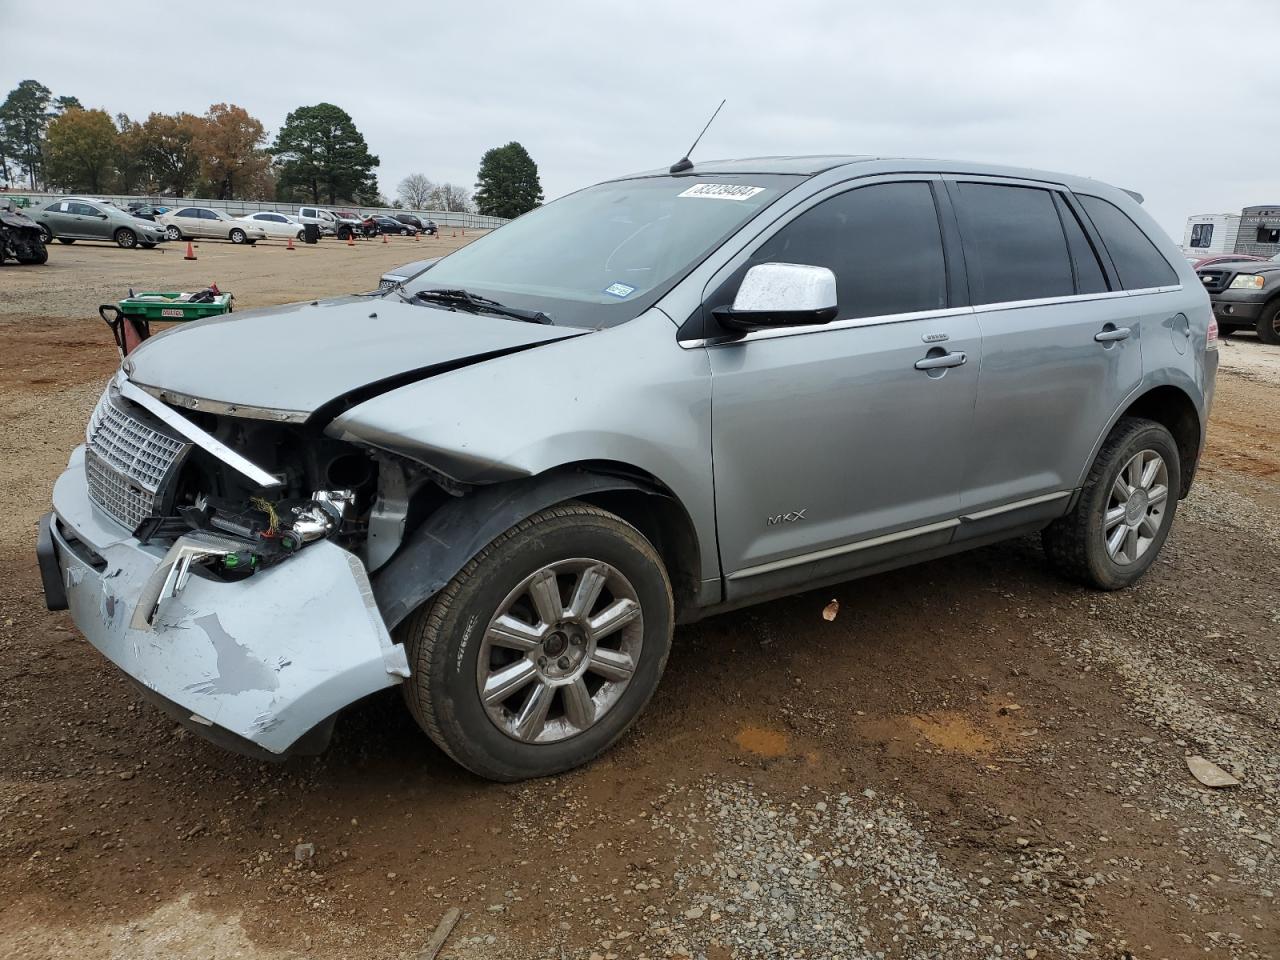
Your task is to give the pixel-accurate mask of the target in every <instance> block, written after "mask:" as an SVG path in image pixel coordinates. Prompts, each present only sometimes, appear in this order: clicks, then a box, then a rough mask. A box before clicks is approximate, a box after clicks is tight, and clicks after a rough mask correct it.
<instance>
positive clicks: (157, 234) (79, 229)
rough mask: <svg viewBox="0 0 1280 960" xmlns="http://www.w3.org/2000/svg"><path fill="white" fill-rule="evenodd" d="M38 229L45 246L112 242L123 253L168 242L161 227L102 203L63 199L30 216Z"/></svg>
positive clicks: (54, 201)
mask: <svg viewBox="0 0 1280 960" xmlns="http://www.w3.org/2000/svg"><path fill="white" fill-rule="evenodd" d="M31 219H33V220H35V221H36V223H37V224H39V226H40V232H41V233H42V234H44V241H45V243H52V242H53V241H54V240H55V239H56V240H57V241H58V242H59V243H75V242H76V241H77V240H111V241H114V242H115V244H116V245H117V246H120V247H123V248H124V249H126V250H132V249H133V248H135V247H143V248H145V249H148V250H149V249H150V248H152V247H154V246H155V245H156V244H158V243H163V242H164V241H165V240H167V239H168V237H166V235H165V232H164V227H162V226H157V225H156V224H155V223H153V222H152V221H150V220H143V219H142V218H141V217H135V216H133V214H130V213H126V212H125V211H123V210H121V209H120V208H119V207H116V206H114V205H112V204H110V203H107V202H106V201H105V200H94V199H89V198H83V197H63V198H61V199H60V200H52V201H50V202H49V203H47V204H45V205H44V206H43V207H41V208H40V209H39V210H36V211H34V212H33V213H32V214H31Z"/></svg>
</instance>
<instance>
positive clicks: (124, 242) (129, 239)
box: [112, 227, 138, 250]
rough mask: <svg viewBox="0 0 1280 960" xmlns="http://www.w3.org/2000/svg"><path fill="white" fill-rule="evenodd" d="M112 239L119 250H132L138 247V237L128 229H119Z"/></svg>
mask: <svg viewBox="0 0 1280 960" xmlns="http://www.w3.org/2000/svg"><path fill="white" fill-rule="evenodd" d="M112 239H114V240H115V242H116V246H117V247H119V248H120V249H121V250H132V249H133V248H134V247H136V246H137V245H138V235H137V234H136V233H134V232H133V231H132V230H130V229H129V228H128V227H121V228H120V229H119V230H117V231H116V232H115V233H114V234H112Z"/></svg>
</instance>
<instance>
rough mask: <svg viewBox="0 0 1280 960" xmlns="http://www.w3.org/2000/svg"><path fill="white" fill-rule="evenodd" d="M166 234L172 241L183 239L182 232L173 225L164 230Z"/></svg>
mask: <svg viewBox="0 0 1280 960" xmlns="http://www.w3.org/2000/svg"><path fill="white" fill-rule="evenodd" d="M164 232H165V234H166V235H167V236H168V237H169V239H170V240H175V241H176V240H181V239H182V231H181V230H179V229H178V228H177V227H175V226H174V225H173V224H172V223H171V224H169V225H168V226H167V227H165V228H164Z"/></svg>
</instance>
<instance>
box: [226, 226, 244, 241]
mask: <svg viewBox="0 0 1280 960" xmlns="http://www.w3.org/2000/svg"><path fill="white" fill-rule="evenodd" d="M227 236H228V239H229V240H230V241H231V242H232V243H244V242H245V241H246V240H248V239H249V235H248V234H246V233H245V232H244V231H243V230H241V229H240V228H239V227H236V228H235V229H234V230H232V231H231V233H230V234H228V235H227Z"/></svg>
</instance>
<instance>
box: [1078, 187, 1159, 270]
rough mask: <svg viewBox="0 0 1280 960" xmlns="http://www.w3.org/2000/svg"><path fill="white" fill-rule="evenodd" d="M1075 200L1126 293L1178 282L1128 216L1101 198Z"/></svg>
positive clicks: (1080, 195)
mask: <svg viewBox="0 0 1280 960" xmlns="http://www.w3.org/2000/svg"><path fill="white" fill-rule="evenodd" d="M1076 198H1077V199H1078V200H1079V201H1080V205H1081V206H1082V207H1084V211H1085V213H1087V214H1088V215H1089V219H1090V220H1092V221H1093V225H1094V227H1095V228H1097V231H1098V235H1099V236H1101V237H1102V242H1103V244H1104V245H1105V246H1106V248H1107V252H1108V253H1109V254H1111V261H1112V263H1114V264H1115V265H1116V273H1118V274H1119V275H1120V283H1121V285H1122V286H1123V287H1124V288H1125V289H1126V290H1145V289H1148V288H1150V287H1167V286H1172V285H1174V284H1176V283H1177V282H1178V274H1177V273H1176V272H1175V271H1174V269H1173V267H1171V266H1169V261H1168V260H1166V259H1165V258H1164V255H1163V254H1161V253H1160V251H1159V250H1158V249H1156V245H1155V244H1154V243H1152V242H1151V240H1150V238H1148V237H1147V235H1146V234H1145V233H1143V232H1142V230H1141V228H1139V227H1138V225H1137V224H1136V223H1134V222H1133V221H1132V220H1130V219H1129V215H1128V214H1126V213H1125V212H1124V211H1123V210H1121V209H1120V208H1119V207H1117V206H1116V205H1115V204H1113V203H1111V202H1109V201H1107V200H1103V199H1101V198H1100V197H1090V196H1088V195H1086V194H1077V195H1076Z"/></svg>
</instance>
